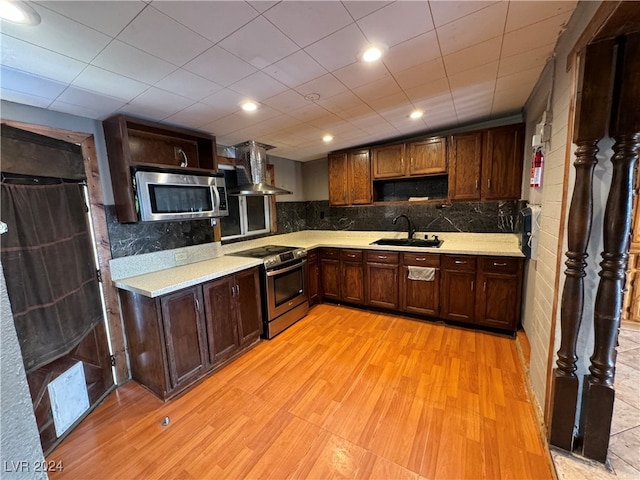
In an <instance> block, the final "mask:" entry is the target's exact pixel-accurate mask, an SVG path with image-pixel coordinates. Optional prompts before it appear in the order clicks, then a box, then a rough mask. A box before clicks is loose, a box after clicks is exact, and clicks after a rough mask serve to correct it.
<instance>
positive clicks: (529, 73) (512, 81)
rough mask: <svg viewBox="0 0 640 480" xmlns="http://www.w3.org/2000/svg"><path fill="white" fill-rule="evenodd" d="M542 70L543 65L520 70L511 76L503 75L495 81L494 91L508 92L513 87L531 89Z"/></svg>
mask: <svg viewBox="0 0 640 480" xmlns="http://www.w3.org/2000/svg"><path fill="white" fill-rule="evenodd" d="M543 68H544V66H543V65H538V66H534V67H533V68H529V69H527V70H522V71H519V72H517V73H514V74H511V75H505V76H504V77H500V78H498V80H497V81H496V91H498V92H500V91H503V90H505V91H506V90H510V89H513V88H514V87H516V88H523V89H532V88H533V87H534V86H535V84H536V83H537V81H538V77H540V72H542V69H543Z"/></svg>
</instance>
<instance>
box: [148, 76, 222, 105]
mask: <svg viewBox="0 0 640 480" xmlns="http://www.w3.org/2000/svg"><path fill="white" fill-rule="evenodd" d="M155 86H156V87H158V88H161V89H163V90H167V91H169V92H173V93H175V94H177V95H181V96H183V97H187V98H191V99H192V100H201V99H203V98H205V97H208V96H209V95H212V94H214V93H215V92H217V91H220V90H222V88H223V87H222V86H221V85H218V84H217V83H215V82H212V81H211V80H207V79H206V78H203V77H201V76H199V75H195V74H193V73H191V72H188V71H187V70H183V69H178V70H175V71H174V72H173V73H171V74H169V75H167V76H166V77H164V78H163V79H162V80H160V81H159V82H157V83H156V84H155Z"/></svg>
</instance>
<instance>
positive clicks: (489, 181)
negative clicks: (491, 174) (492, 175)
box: [487, 179, 491, 190]
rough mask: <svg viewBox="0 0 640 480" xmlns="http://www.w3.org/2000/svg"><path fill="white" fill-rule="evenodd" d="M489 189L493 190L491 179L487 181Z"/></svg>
mask: <svg viewBox="0 0 640 480" xmlns="http://www.w3.org/2000/svg"><path fill="white" fill-rule="evenodd" d="M487 188H488V189H489V190H491V179H488V180H487Z"/></svg>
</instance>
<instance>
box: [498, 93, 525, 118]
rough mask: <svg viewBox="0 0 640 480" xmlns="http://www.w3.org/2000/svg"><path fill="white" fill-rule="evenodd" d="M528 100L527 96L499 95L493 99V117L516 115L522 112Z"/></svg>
mask: <svg viewBox="0 0 640 480" xmlns="http://www.w3.org/2000/svg"><path fill="white" fill-rule="evenodd" d="M526 100H527V96H526V95H498V94H496V96H495V97H494V99H493V104H492V105H491V115H493V116H498V115H499V116H503V115H506V114H508V113H516V112H521V111H522V105H524V102H525V101H526Z"/></svg>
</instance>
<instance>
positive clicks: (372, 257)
mask: <svg viewBox="0 0 640 480" xmlns="http://www.w3.org/2000/svg"><path fill="white" fill-rule="evenodd" d="M398 258H399V253H398V252H367V263H391V264H397V263H398Z"/></svg>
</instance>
